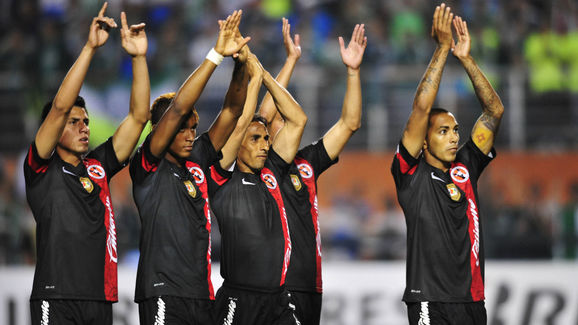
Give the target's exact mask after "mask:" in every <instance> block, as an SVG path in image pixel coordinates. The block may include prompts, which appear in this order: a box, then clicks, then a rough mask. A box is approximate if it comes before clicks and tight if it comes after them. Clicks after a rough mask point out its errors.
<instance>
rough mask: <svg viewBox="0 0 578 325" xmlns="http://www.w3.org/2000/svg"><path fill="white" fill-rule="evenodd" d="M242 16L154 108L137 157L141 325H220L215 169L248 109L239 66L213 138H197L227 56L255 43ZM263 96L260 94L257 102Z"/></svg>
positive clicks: (133, 167) (225, 26)
mask: <svg viewBox="0 0 578 325" xmlns="http://www.w3.org/2000/svg"><path fill="white" fill-rule="evenodd" d="M241 14H242V12H241V11H235V12H233V14H231V15H230V16H229V17H227V19H226V20H225V21H224V22H222V23H221V24H220V32H219V36H218V39H217V43H216V45H215V47H214V48H213V49H211V51H210V52H209V54H208V55H207V58H206V59H205V60H204V61H203V62H202V63H201V65H200V66H199V67H198V68H197V69H196V70H195V71H194V72H193V73H192V74H191V76H189V78H188V79H187V80H186V81H185V83H184V84H183V85H182V86H181V88H180V89H179V91H178V92H177V93H176V95H175V93H170V94H165V95H163V96H160V97H159V98H157V99H156V100H155V102H154V104H153V106H152V110H151V113H152V118H151V122H152V124H153V131H152V132H151V134H150V135H149V136H148V137H147V139H146V140H145V142H144V143H143V145H142V146H141V147H140V148H139V150H138V151H137V153H136V154H135V156H134V157H133V158H132V159H131V164H130V175H131V178H132V181H133V195H134V199H135V202H136V205H137V207H138V210H139V215H140V219H141V224H142V228H141V239H140V259H139V266H138V271H137V282H136V294H135V301H136V302H137V303H138V304H139V314H140V323H141V324H143V325H144V324H147V325H153V324H165V323H166V324H213V319H212V305H213V302H214V299H215V298H214V292H213V285H212V283H211V250H210V246H211V239H210V238H211V237H210V233H211V215H210V210H209V197H208V191H207V178H206V175H208V171H209V167H210V166H211V165H212V164H214V163H217V162H218V161H219V159H220V150H221V148H222V147H223V145H224V144H225V143H226V141H227V139H228V138H229V135H230V134H231V132H232V131H233V130H234V128H235V125H236V122H237V119H238V118H239V116H240V115H241V113H242V111H243V105H244V102H245V96H246V93H247V84H246V80H245V72H244V70H245V67H244V63H242V62H240V61H237V62H236V63H235V68H234V72H233V78H232V81H231V85H230V87H229V91H228V92H227V95H226V99H225V103H224V106H223V108H222V110H221V112H220V114H219V115H218V117H217V118H216V120H215V122H214V123H213V125H211V127H210V128H209V130H208V131H207V132H206V133H203V134H202V135H201V136H199V137H198V138H196V139H195V136H196V130H197V126H198V122H199V118H198V115H197V112H196V110H195V108H194V106H193V105H194V104H195V102H196V101H197V99H198V98H199V96H200V95H201V93H202V91H203V89H204V87H205V85H206V84H207V82H208V81H209V78H210V77H211V75H212V73H213V72H214V71H215V69H216V68H217V66H218V65H219V63H220V62H221V60H223V57H224V56H232V55H233V54H235V53H237V52H238V51H239V49H240V48H241V47H242V46H244V45H245V43H246V42H247V41H248V40H249V38H246V39H243V38H236V33H235V30H236V28H237V26H238V25H239V22H240V20H241ZM256 96H257V94H255V97H256Z"/></svg>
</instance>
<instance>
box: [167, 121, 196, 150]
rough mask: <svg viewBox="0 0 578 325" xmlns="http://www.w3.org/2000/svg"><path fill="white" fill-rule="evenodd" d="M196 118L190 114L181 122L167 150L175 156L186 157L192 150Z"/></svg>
mask: <svg viewBox="0 0 578 325" xmlns="http://www.w3.org/2000/svg"><path fill="white" fill-rule="evenodd" d="M198 122H199V121H198V118H197V116H196V115H195V114H192V115H191V117H189V119H187V120H186V121H184V122H183V124H182V125H181V128H180V129H179V131H178V132H177V134H176V135H175V138H174V139H173V142H172V143H171V146H170V147H169V150H170V151H171V153H172V154H174V155H176V157H175V158H187V157H188V156H189V155H190V154H191V151H193V142H194V141H195V137H196V136H197V126H198V125H199V123H198Z"/></svg>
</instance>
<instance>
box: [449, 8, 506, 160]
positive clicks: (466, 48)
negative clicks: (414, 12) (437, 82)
mask: <svg viewBox="0 0 578 325" xmlns="http://www.w3.org/2000/svg"><path fill="white" fill-rule="evenodd" d="M453 23H454V29H455V31H456V35H457V39H458V43H457V44H452V53H453V54H454V56H455V57H456V58H458V59H459V60H460V62H461V63H462V65H463V67H464V69H465V70H466V73H467V74H468V77H469V78H470V80H471V81H472V84H473V85H474V91H475V92H476V96H477V97H478V100H479V101H480V104H481V105H482V115H481V116H480V117H479V118H478V120H477V121H476V124H475V125H474V128H473V129H472V139H473V141H474V143H475V144H476V146H477V147H478V148H479V149H480V150H481V151H482V152H483V153H485V154H488V153H490V150H492V146H493V145H494V139H495V136H496V133H497V132H498V127H499V126H500V121H501V120H502V115H503V114H504V105H503V104H502V101H501V100H500V97H499V96H498V94H497V93H496V91H495V90H494V88H493V87H492V85H491V84H490V82H489V81H488V79H487V78H486V76H484V73H483V72H482V71H481V70H480V68H479V67H478V65H477V64H476V62H475V60H474V58H473V57H472V56H471V55H470V34H469V32H468V25H467V24H466V22H465V21H464V20H462V18H461V17H457V16H456V17H455V18H454V21H453Z"/></svg>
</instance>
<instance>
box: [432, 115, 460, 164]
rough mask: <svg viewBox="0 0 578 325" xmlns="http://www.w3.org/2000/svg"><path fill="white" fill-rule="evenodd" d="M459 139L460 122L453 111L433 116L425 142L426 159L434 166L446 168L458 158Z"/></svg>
mask: <svg viewBox="0 0 578 325" xmlns="http://www.w3.org/2000/svg"><path fill="white" fill-rule="evenodd" d="M459 140H460V134H459V133H458V122H457V121H456V118H455V117H454V116H453V115H452V114H451V113H441V114H436V115H434V116H432V117H431V118H430V126H429V128H428V131H427V135H426V139H425V143H424V155H425V158H426V161H427V162H428V163H429V164H430V165H432V166H434V167H437V168H440V169H446V168H447V167H449V165H450V164H451V163H452V162H453V161H454V160H455V159H456V153H457V152H458V142H459Z"/></svg>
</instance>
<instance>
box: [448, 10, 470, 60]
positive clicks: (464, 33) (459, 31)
mask: <svg viewBox="0 0 578 325" xmlns="http://www.w3.org/2000/svg"><path fill="white" fill-rule="evenodd" d="M453 23H454V29H455V31H456V35H457V38H458V42H457V43H455V42H452V43H453V44H452V53H453V54H454V56H455V57H457V58H465V57H467V56H468V55H469V54H470V44H471V40H470V33H469V32H468V25H467V24H466V22H465V21H464V20H462V18H461V17H458V16H456V17H455V18H454V21H453Z"/></svg>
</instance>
